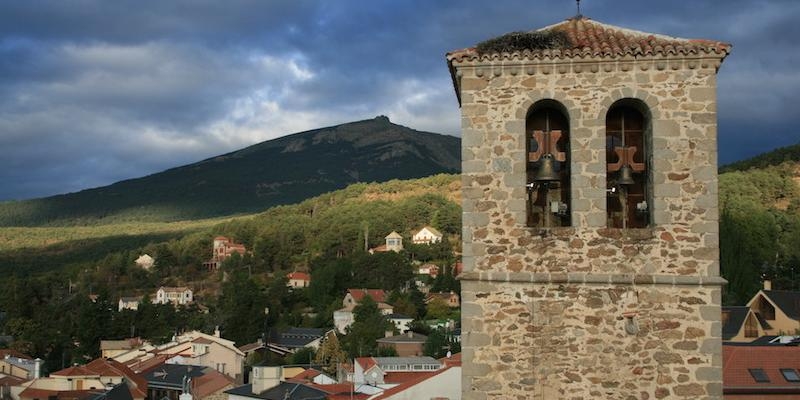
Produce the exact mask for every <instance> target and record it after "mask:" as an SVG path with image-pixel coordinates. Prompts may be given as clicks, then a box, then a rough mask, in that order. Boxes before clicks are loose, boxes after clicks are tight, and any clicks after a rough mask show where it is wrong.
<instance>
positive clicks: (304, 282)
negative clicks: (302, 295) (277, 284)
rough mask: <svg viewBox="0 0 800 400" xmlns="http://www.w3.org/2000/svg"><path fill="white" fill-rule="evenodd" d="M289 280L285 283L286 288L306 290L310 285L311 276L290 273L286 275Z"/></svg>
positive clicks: (302, 273) (301, 273)
mask: <svg viewBox="0 0 800 400" xmlns="http://www.w3.org/2000/svg"><path fill="white" fill-rule="evenodd" d="M286 277H287V278H289V281H288V282H286V286H289V287H290V288H292V289H297V288H307V287H308V286H309V285H311V274H309V273H308V272H298V271H294V272H290V273H289V274H287V275H286Z"/></svg>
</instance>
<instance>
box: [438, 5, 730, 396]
mask: <svg viewBox="0 0 800 400" xmlns="http://www.w3.org/2000/svg"><path fill="white" fill-rule="evenodd" d="M729 51H730V45H728V44H725V43H721V42H716V41H709V40H689V39H679V38H673V37H668V36H663V35H656V34H650V33H644V32H638V31H633V30H629V29H624V28H620V27H616V26H611V25H606V24H602V23H599V22H596V21H593V20H591V19H589V18H586V17H583V16H576V17H574V18H571V19H568V20H566V21H564V22H561V23H558V24H555V25H552V26H548V27H545V28H542V29H539V30H536V31H531V32H517V33H511V34H508V35H504V36H501V37H499V38H495V39H491V40H488V41H486V42H483V43H480V44H478V45H477V46H476V47H474V48H469V49H464V50H458V51H454V52H451V53H449V54H448V55H447V61H448V65H449V67H450V72H451V74H452V78H453V83H454V85H455V88H456V94H457V96H458V100H459V102H460V104H461V110H462V157H463V161H462V169H463V175H462V185H463V189H462V190H463V207H464V231H463V238H464V239H463V240H464V246H463V252H464V253H463V254H464V271H465V272H464V274H463V275H462V299H463V307H462V340H463V343H462V346H463V347H462V348H463V357H464V367H463V381H462V385H463V394H464V398H465V399H488V398H504V399H508V398H515V399H530V398H536V399H572V398H603V399H661V398H692V399H695V398H702V399H721V398H722V354H721V341H720V334H721V332H720V330H721V326H720V296H721V294H720V286H721V285H722V284H723V283H724V280H723V279H721V278H720V277H719V247H718V243H719V233H718V232H719V229H718V219H719V211H718V205H717V124H716V121H717V116H716V105H717V103H716V73H717V70H718V69H719V67H720V64H721V63H722V61H723V59H724V58H725V57H726V56H727V54H728V53H729Z"/></svg>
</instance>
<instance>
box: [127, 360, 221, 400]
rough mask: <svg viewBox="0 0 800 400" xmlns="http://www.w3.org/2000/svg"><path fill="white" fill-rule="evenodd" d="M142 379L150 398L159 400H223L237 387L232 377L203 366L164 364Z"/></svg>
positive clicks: (144, 375) (150, 371)
mask: <svg viewBox="0 0 800 400" xmlns="http://www.w3.org/2000/svg"><path fill="white" fill-rule="evenodd" d="M142 376H143V378H144V379H146V380H147V387H148V398H149V399H158V400H179V399H180V395H181V394H182V393H185V392H186V393H191V395H192V399H193V400H195V399H196V400H204V399H209V400H210V399H214V400H223V399H225V398H226V397H227V396H226V395H225V391H226V390H229V389H232V388H233V387H235V384H236V382H235V380H234V379H233V378H231V377H230V376H227V375H225V374H222V373H220V372H219V371H217V370H215V369H214V368H210V367H207V366H203V365H178V364H162V365H160V366H158V367H156V368H153V369H151V370H149V371H148V372H147V373H145V374H143V375H142Z"/></svg>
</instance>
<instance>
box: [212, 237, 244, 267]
mask: <svg viewBox="0 0 800 400" xmlns="http://www.w3.org/2000/svg"><path fill="white" fill-rule="evenodd" d="M211 251H212V252H211V259H210V260H209V261H206V262H205V263H203V266H205V267H206V268H208V270H209V271H216V270H218V269H219V267H220V266H221V265H222V262H223V261H225V260H227V259H228V258H230V257H231V256H232V255H234V254H239V255H241V256H243V255H245V254H246V253H247V248H246V247H245V246H244V245H243V244H239V243H236V242H234V241H233V239H230V238H227V237H225V236H217V237H215V238H214V243H213V247H212V250H211Z"/></svg>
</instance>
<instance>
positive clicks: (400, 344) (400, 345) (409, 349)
mask: <svg viewBox="0 0 800 400" xmlns="http://www.w3.org/2000/svg"><path fill="white" fill-rule="evenodd" d="M427 340H428V337H427V336H425V335H422V334H419V333H416V332H412V331H408V332H406V333H403V334H400V335H393V336H387V337H384V338H381V339H378V340H376V342H378V346H380V347H389V348H392V349H394V350H395V352H397V355H398V356H400V357H413V356H421V355H422V349H423V347H424V346H425V342H426V341H427Z"/></svg>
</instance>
